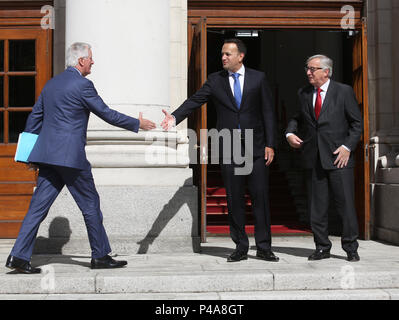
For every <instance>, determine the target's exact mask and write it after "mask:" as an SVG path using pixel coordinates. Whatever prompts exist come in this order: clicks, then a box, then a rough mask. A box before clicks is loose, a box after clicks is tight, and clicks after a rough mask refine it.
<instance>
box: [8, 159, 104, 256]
mask: <svg viewBox="0 0 399 320" xmlns="http://www.w3.org/2000/svg"><path fill="white" fill-rule="evenodd" d="M65 185H66V186H67V188H68V190H69V192H70V193H71V195H72V197H73V198H74V200H75V202H76V204H77V205H78V207H79V209H80V210H81V211H82V213H83V218H84V221H85V224H86V228H87V233H88V237H89V242H90V247H91V250H92V253H91V255H92V258H101V257H103V256H105V255H107V254H108V253H110V252H111V248H110V245H109V241H108V237H107V234H106V232H105V229H104V226H103V215H102V212H101V210H100V198H99V195H98V193H97V190H96V187H95V185H94V179H93V175H92V173H91V169H87V170H78V169H73V168H66V167H58V166H50V165H40V166H39V176H38V179H37V187H36V190H35V192H34V194H33V196H32V199H31V202H30V206H29V210H28V213H27V214H26V216H25V219H24V221H23V223H22V226H21V229H20V231H19V234H18V238H17V240H16V242H15V244H14V247H13V249H12V251H11V255H13V256H15V257H17V258H20V259H23V260H27V261H30V259H31V256H32V253H33V248H34V243H35V240H36V236H37V232H38V230H39V226H40V223H41V222H42V221H43V220H44V219H45V218H46V216H47V214H48V211H49V210H50V207H51V205H52V204H53V203H54V201H55V199H56V198H57V196H58V194H59V193H60V192H61V190H62V189H63V187H64V186H65Z"/></svg>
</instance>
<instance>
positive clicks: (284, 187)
mask: <svg viewBox="0 0 399 320" xmlns="http://www.w3.org/2000/svg"><path fill="white" fill-rule="evenodd" d="M353 35H354V34H353V33H349V32H343V31H337V30H309V29H303V30H301V29H288V30H287V29H280V30H279V29H275V30H273V29H245V30H243V29H227V28H225V29H221V28H208V29H207V68H206V70H207V74H208V75H209V74H211V73H213V72H217V71H219V70H221V58H220V52H221V47H222V46H223V42H224V40H225V39H229V38H235V37H238V38H240V39H241V40H242V41H243V42H244V43H245V44H246V46H247V49H248V52H247V55H246V57H245V59H244V65H245V67H247V68H253V69H256V70H260V71H263V72H265V73H266V76H267V79H268V81H269V86H270V89H271V91H272V97H273V105H274V107H275V115H276V120H277V131H278V132H277V147H276V150H275V151H276V157H275V161H274V162H273V164H272V165H271V167H270V207H271V221H272V233H273V234H309V233H310V228H309V216H308V210H307V192H306V189H307V188H306V183H305V172H304V171H303V170H302V169H301V168H300V167H299V165H298V163H299V155H298V154H297V153H296V152H294V151H293V150H292V149H291V148H290V147H289V145H288V143H287V142H286V139H285V135H284V131H285V128H286V126H287V121H289V119H290V118H291V116H292V115H293V113H294V111H295V107H296V102H297V91H298V89H299V88H301V87H303V86H305V85H306V84H307V80H306V75H305V73H304V71H303V66H304V65H305V61H306V59H307V58H308V57H310V56H312V55H314V54H317V53H322V54H326V55H327V56H329V57H331V58H332V59H333V61H334V71H333V77H332V78H333V80H336V81H339V82H343V83H346V84H349V85H352V83H353V79H352V69H353V68H352V46H353ZM215 126H216V113H215V109H214V108H213V106H212V103H208V105H207V127H208V129H211V128H214V127H215ZM209 147H210V146H209V145H208V149H209ZM246 208H247V215H246V220H247V231H248V233H249V234H251V233H253V223H254V220H253V216H252V213H251V199H250V195H249V193H248V192H247V195H246ZM330 211H331V212H330V214H329V219H330V221H329V228H330V233H331V234H339V233H340V226H341V223H340V217H339V216H338V215H337V214H335V210H334V208H333V207H331V209H330ZM206 221H207V224H206V228H207V231H208V235H212V234H220V233H222V234H223V233H228V227H227V226H228V219H227V201H226V197H225V190H224V187H223V182H222V179H221V174H220V167H219V166H218V165H208V166H207V199H206Z"/></svg>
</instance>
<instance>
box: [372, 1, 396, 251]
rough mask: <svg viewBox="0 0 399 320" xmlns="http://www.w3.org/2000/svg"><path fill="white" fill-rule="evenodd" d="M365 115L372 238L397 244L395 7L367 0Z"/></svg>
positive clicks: (394, 3)
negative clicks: (367, 121) (370, 157)
mask: <svg viewBox="0 0 399 320" xmlns="http://www.w3.org/2000/svg"><path fill="white" fill-rule="evenodd" d="M367 5H368V54H369V112H370V133H371V145H372V146H373V147H374V148H373V149H372V150H374V152H373V155H374V156H373V160H374V164H373V166H372V168H371V169H372V181H371V182H372V183H371V191H372V219H371V225H372V232H373V234H372V235H373V237H374V238H377V239H380V240H385V241H389V242H393V243H396V244H398V243H399V217H398V214H397V210H396V208H397V207H398V206H399V200H398V197H397V195H398V193H399V188H398V184H399V98H398V97H399V95H398V93H397V91H398V90H395V88H397V86H398V83H399V60H398V54H399V38H398V36H397V35H396V30H397V28H398V27H399V22H398V19H399V4H398V1H396V0H383V1H376V0H369V1H367Z"/></svg>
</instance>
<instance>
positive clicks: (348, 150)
mask: <svg viewBox="0 0 399 320" xmlns="http://www.w3.org/2000/svg"><path fill="white" fill-rule="evenodd" d="M342 147H344V148H345V149H346V150H347V151H349V152H351V149H349V148H348V147H347V146H345V145H342Z"/></svg>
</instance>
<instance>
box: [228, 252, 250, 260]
mask: <svg viewBox="0 0 399 320" xmlns="http://www.w3.org/2000/svg"><path fill="white" fill-rule="evenodd" d="M247 259H248V256H247V253H246V252H243V251H240V250H235V251H234V252H233V253H232V254H231V255H230V256H229V257H228V258H227V262H238V261H241V260H247Z"/></svg>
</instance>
